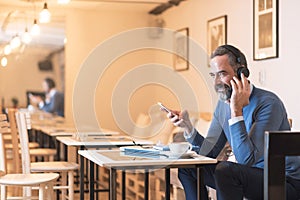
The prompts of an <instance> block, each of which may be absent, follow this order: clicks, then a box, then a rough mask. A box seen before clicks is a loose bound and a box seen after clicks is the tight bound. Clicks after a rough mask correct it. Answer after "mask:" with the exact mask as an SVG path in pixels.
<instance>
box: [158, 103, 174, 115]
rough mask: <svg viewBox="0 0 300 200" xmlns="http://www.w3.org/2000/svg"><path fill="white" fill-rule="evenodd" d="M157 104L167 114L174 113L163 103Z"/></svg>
mask: <svg viewBox="0 0 300 200" xmlns="http://www.w3.org/2000/svg"><path fill="white" fill-rule="evenodd" d="M157 104H158V105H159V106H160V108H161V109H162V110H163V111H165V112H167V113H172V112H171V110H170V109H168V108H167V107H166V106H164V105H163V104H162V103H160V102H157Z"/></svg>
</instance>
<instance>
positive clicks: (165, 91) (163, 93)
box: [66, 10, 212, 131]
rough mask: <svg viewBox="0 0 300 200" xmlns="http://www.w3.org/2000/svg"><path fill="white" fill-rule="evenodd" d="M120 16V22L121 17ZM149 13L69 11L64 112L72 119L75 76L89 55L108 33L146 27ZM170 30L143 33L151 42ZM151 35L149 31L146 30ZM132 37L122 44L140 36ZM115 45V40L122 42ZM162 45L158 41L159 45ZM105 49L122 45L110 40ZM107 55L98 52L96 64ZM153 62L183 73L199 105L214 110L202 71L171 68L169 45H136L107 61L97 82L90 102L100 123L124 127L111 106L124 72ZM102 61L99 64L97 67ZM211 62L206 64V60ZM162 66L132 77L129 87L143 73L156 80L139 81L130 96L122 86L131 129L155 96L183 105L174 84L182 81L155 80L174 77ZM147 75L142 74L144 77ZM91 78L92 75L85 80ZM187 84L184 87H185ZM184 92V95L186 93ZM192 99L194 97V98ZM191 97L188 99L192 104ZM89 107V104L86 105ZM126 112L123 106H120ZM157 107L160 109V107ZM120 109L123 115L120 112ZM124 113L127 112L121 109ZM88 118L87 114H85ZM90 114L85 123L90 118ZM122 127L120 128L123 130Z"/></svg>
mask: <svg viewBox="0 0 300 200" xmlns="http://www.w3.org/2000/svg"><path fill="white" fill-rule="evenodd" d="M120 21H122V23H120ZM148 21H149V16H148V15H147V14H146V13H133V12H118V11H110V12H107V11H98V12H97V11H89V12H88V14H87V11H82V10H81V11H80V10H70V11H69V12H68V15H67V22H66V33H67V39H68V43H67V45H66V117H67V119H68V120H73V117H74V113H73V104H72V102H73V101H74V99H73V98H78V97H74V96H73V94H74V84H75V83H76V81H77V78H78V76H80V73H81V72H80V70H81V69H82V65H83V64H85V63H86V62H87V61H86V59H90V58H89V56H90V54H91V53H92V52H93V50H94V48H96V47H97V46H98V45H103V44H101V42H106V41H108V39H110V40H112V39H111V38H110V37H112V36H116V35H117V34H120V33H122V32H123V31H129V30H133V29H135V28H139V27H146V26H147V25H148ZM165 36H166V34H165V35H163V36H162V37H159V38H157V39H155V38H152V39H149V38H145V40H150V42H153V44H155V43H159V42H161V41H165V40H167V39H164V37H165ZM146 37H148V36H146ZM131 40H132V41H123V42H122V41H121V42H120V43H119V44H118V45H119V46H120V47H121V46H122V47H123V46H124V45H125V44H126V42H132V43H134V42H137V41H135V38H134V37H133V38H131ZM118 45H117V46H118ZM158 46H159V45H158ZM108 48H109V49H107V51H110V52H111V53H112V54H114V53H115V52H117V49H114V48H118V47H115V46H109V47H108ZM103 56H104V55H99V57H97V58H96V59H95V60H94V61H93V64H95V63H97V64H98V65H101V64H102V61H103V60H104V59H105V58H103ZM155 63H158V64H160V65H165V66H164V67H166V68H169V70H170V71H171V76H180V77H181V78H182V79H184V81H185V82H187V83H188V84H189V85H188V87H189V88H192V90H193V91H195V94H196V98H197V102H199V105H197V106H198V107H200V108H201V111H212V106H211V103H212V102H211V98H202V97H204V96H205V97H206V96H209V95H210V94H209V92H208V90H207V86H206V85H205V83H204V82H203V81H202V77H201V76H199V74H197V73H195V70H194V69H193V68H190V70H188V71H184V72H175V71H173V66H172V65H173V57H172V54H171V53H169V52H166V51H160V50H159V49H147V48H144V49H141V50H137V51H132V52H130V53H127V54H126V55H119V56H117V57H116V59H115V60H114V61H113V62H112V63H111V64H109V66H106V67H107V68H106V70H105V73H103V74H102V75H101V76H100V77H99V80H98V85H97V86H96V89H95V91H94V97H93V98H94V99H93V101H92V103H93V104H94V109H95V112H96V115H97V120H98V123H99V124H100V126H101V127H105V128H110V129H113V130H120V126H119V125H118V124H117V122H116V118H117V117H116V116H114V115H113V112H112V107H113V105H112V104H113V103H114V100H115V99H113V98H114V97H113V95H114V89H115V87H116V86H118V84H120V82H121V81H122V80H123V79H124V77H126V76H129V75H130V73H131V72H132V71H134V70H138V69H139V68H141V67H143V65H145V64H146V65H149V67H154V66H156V64H155ZM101 67H102V66H99V70H100V68H101ZM206 68H207V66H206ZM94 73H98V71H97V69H95V71H93V72H91V77H92V76H93V75H94ZM162 73H164V72H163V71H161V69H160V67H158V68H157V69H154V70H153V71H151V72H149V73H147V74H145V73H143V72H141V74H139V75H137V76H135V77H133V78H132V80H131V81H130V82H129V83H128V82H127V83H126V84H127V86H128V87H127V90H130V88H131V87H133V85H134V84H136V81H138V80H139V79H141V80H140V81H141V82H142V81H143V79H145V80H146V79H147V80H152V82H153V83H151V84H146V85H141V86H140V87H138V89H137V90H135V91H132V92H131V95H130V96H129V97H128V96H126V95H127V93H128V91H126V89H125V91H124V92H121V93H122V94H119V95H120V96H122V97H123V98H122V99H121V100H119V99H117V100H115V101H119V103H120V104H124V106H123V107H122V108H121V109H124V108H125V109H124V110H126V112H128V113H126V114H124V117H123V120H124V121H125V119H128V120H130V123H127V124H126V125H125V126H126V128H128V130H132V128H133V126H132V124H131V122H132V121H136V119H137V117H138V115H139V114H140V113H145V114H148V113H149V112H150V108H151V106H153V105H155V104H156V102H158V101H161V102H163V103H164V104H166V105H168V106H169V107H170V108H173V109H177V110H179V109H181V108H180V105H179V104H181V103H182V102H180V98H181V97H180V96H178V94H176V92H175V91H172V89H176V88H181V89H182V87H181V85H182V83H180V82H177V83H174V84H173V85H171V86H166V85H163V84H160V82H157V81H156V80H157V79H160V78H161V77H163V79H164V80H165V81H168V80H170V82H172V80H171V77H168V76H167V74H162ZM143 76H144V77H143ZM87 81H89V80H87ZM86 89H87V90H94V88H86ZM182 90H184V88H183V89H182ZM79 98H82V104H85V101H84V97H83V96H82V97H79ZM185 98H186V97H185ZM191 99H192V98H191ZM189 102H191V104H194V103H192V102H193V101H189V100H187V101H186V104H188V103H189ZM193 107H194V106H190V105H189V106H188V107H187V108H186V109H191V108H193ZM83 109H85V108H83ZM120 112H122V111H120ZM157 112H160V111H159V110H157ZM117 115H122V114H121V113H118V114H117ZM122 116H123V115H122ZM86 118H88V117H86ZM88 120H89V119H87V121H86V122H87V123H88ZM121 131H122V130H121Z"/></svg>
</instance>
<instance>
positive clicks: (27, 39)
mask: <svg viewBox="0 0 300 200" xmlns="http://www.w3.org/2000/svg"><path fill="white" fill-rule="evenodd" d="M31 39H32V38H31V35H30V34H29V32H28V29H27V27H26V28H25V32H24V33H23V35H22V42H23V43H24V44H29V43H30V42H31Z"/></svg>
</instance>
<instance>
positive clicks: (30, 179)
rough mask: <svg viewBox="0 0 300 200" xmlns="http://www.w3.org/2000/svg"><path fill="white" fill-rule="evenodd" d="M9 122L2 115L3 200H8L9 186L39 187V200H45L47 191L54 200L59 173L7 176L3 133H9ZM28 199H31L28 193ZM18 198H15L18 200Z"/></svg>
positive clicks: (0, 175) (0, 162) (0, 164)
mask: <svg viewBox="0 0 300 200" xmlns="http://www.w3.org/2000/svg"><path fill="white" fill-rule="evenodd" d="M7 129H8V122H7V118H6V115H4V114H0V187H1V198H0V199H1V200H5V199H7V192H6V187H7V186H23V187H25V186H26V187H28V186H38V188H39V200H44V199H45V195H44V193H45V191H46V190H47V198H48V199H49V200H52V199H53V182H54V181H55V180H56V179H58V177H59V174H57V173H39V174H30V173H24V174H6V156H5V150H4V142H3V137H2V133H3V132H5V131H7ZM27 197H31V194H30V193H28V194H27ZM16 198H17V197H13V199H16Z"/></svg>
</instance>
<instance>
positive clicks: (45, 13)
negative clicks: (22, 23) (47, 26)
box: [39, 2, 51, 23]
mask: <svg viewBox="0 0 300 200" xmlns="http://www.w3.org/2000/svg"><path fill="white" fill-rule="evenodd" d="M39 21H40V23H49V22H50V21H51V13H50V12H49V10H48V5H47V2H45V3H44V8H43V10H42V11H41V12H40V18H39Z"/></svg>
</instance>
